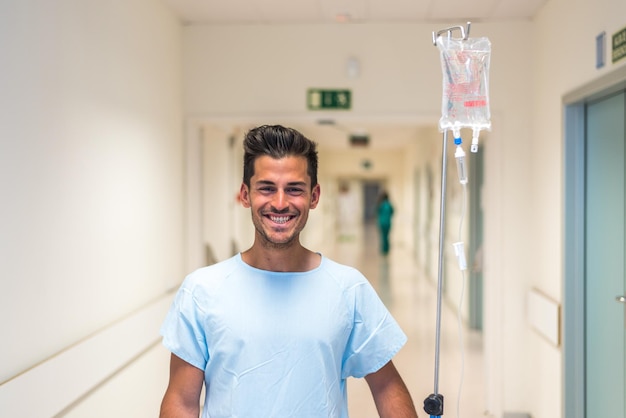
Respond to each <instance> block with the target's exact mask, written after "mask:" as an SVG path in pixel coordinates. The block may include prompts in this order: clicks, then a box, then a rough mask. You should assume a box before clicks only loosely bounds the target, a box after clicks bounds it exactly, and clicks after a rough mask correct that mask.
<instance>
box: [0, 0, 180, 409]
mask: <svg viewBox="0 0 626 418" xmlns="http://www.w3.org/2000/svg"><path fill="white" fill-rule="evenodd" d="M0 34H1V36H0V51H1V52H0V56H1V58H0V61H1V62H2V73H1V75H0V91H1V92H2V93H1V94H0V193H1V195H2V204H1V205H0V218H1V219H2V232H1V233H0V258H1V262H0V265H2V279H1V282H0V334H1V335H2V341H3V344H2V345H1V347H0V358H2V359H3V360H2V366H1V367H0V385H2V384H3V383H4V382H5V381H7V380H9V379H12V378H14V377H15V376H16V375H18V374H20V373H22V372H25V371H27V370H29V369H31V368H32V367H34V366H36V365H37V364H38V363H40V362H42V361H44V360H46V359H48V358H50V357H51V356H53V355H55V354H57V353H59V352H61V351H63V350H66V349H67V348H68V347H70V346H73V345H74V344H77V343H79V342H80V341H81V340H82V339H84V338H85V337H87V336H90V335H92V334H94V333H97V332H98V331H99V330H101V329H104V328H106V327H108V326H110V325H111V324H113V323H114V322H115V321H117V320H123V319H124V318H125V317H126V316H127V315H129V314H131V313H132V312H134V311H136V310H137V309H138V308H140V307H142V306H144V305H146V304H147V303H148V302H150V301H152V300H155V298H158V297H161V296H163V295H164V294H165V292H166V290H167V289H169V288H171V287H173V286H174V285H176V284H177V283H178V282H179V281H180V279H181V278H182V274H183V253H184V244H185V242H184V236H183V231H184V229H183V201H184V192H183V186H184V183H183V171H182V167H183V144H182V129H181V128H182V117H181V115H182V111H181V104H182V95H181V31H180V26H179V24H178V22H177V20H176V19H174V17H173V16H172V15H171V14H170V13H169V11H167V10H166V9H165V8H164V7H163V6H162V5H161V4H160V2H154V1H152V0H138V1H132V2H120V1H113V2H111V1H108V2H103V1H82V0H62V1H55V2H49V1H45V0H25V1H19V2H2V4H1V5H0ZM147 325H153V324H147ZM155 338H158V335H155ZM118 343H119V345H120V346H121V347H123V346H124V344H125V341H119V342H118ZM115 350H116V346H115V345H114V346H112V347H111V352H112V355H113V353H114V352H115ZM101 360H102V359H99V358H93V359H91V361H92V362H93V364H96V363H98V362H99V361H101ZM70 363H71V362H70ZM85 367H87V368H88V367H90V365H89V364H72V365H71V367H69V368H68V370H67V372H66V373H64V374H63V375H59V376H56V379H55V381H56V384H57V385H59V386H60V387H62V386H63V385H64V380H66V379H67V380H68V381H72V380H75V379H74V373H75V371H77V370H79V369H81V368H85ZM152 367H157V368H160V367H164V368H165V369H166V368H167V364H163V363H162V362H161V360H160V359H159V360H158V361H157V362H155V364H153V365H152ZM111 372H113V371H111ZM135 378H136V379H139V382H138V381H136V380H135V381H133V382H131V383H130V384H129V386H130V387H139V386H143V382H142V381H141V379H143V378H144V376H135ZM110 383H111V384H112V385H113V386H116V385H115V384H114V382H110ZM120 385H121V386H117V387H116V388H115V389H113V390H117V391H128V390H129V388H128V386H126V383H122V382H120ZM157 386H158V385H157ZM36 389H37V388H32V389H31V392H30V393H28V394H27V396H28V399H23V404H24V405H25V406H26V410H25V411H21V412H22V413H26V415H28V410H27V409H28V404H29V403H30V402H32V395H33V394H32V391H35V392H36ZM87 389H89V388H85V390H87ZM2 390H3V386H0V393H1V392H2ZM157 402H158V401H157ZM98 407H104V409H103V411H107V409H106V405H98ZM157 408H158V405H157ZM0 409H2V408H1V407H0ZM3 412H6V413H7V414H8V415H11V416H19V414H17V411H4V410H3ZM108 416H115V414H109V415H108Z"/></svg>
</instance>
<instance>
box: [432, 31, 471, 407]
mask: <svg viewBox="0 0 626 418" xmlns="http://www.w3.org/2000/svg"><path fill="white" fill-rule="evenodd" d="M470 24H471V23H470V22H467V30H465V28H463V26H453V27H450V28H446V29H442V30H440V31H438V32H433V44H434V45H435V46H436V45H437V38H438V37H439V36H441V34H444V33H447V34H448V37H450V36H452V31H453V30H455V29H459V30H460V31H461V36H462V38H463V40H467V38H468V37H469V31H470ZM447 149H448V130H447V129H446V130H444V132H443V147H442V159H441V203H440V213H439V267H438V278H437V323H436V328H435V384H434V392H433V393H432V394H430V395H429V396H428V397H427V398H426V399H424V411H425V412H426V413H427V414H429V415H430V417H431V418H436V417H441V416H442V415H443V395H442V394H440V393H439V351H440V341H441V300H442V296H443V295H442V293H443V244H444V242H443V241H444V235H445V234H444V229H445V218H446V186H447V167H448V161H447Z"/></svg>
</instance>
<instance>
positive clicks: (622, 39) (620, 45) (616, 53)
mask: <svg viewBox="0 0 626 418" xmlns="http://www.w3.org/2000/svg"><path fill="white" fill-rule="evenodd" d="M612 55H613V62H617V61H619V60H621V59H622V58H624V57H626V28H624V29H622V30H620V31H619V32H616V33H614V34H613V54H612Z"/></svg>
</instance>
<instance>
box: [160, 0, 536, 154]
mask: <svg viewBox="0 0 626 418" xmlns="http://www.w3.org/2000/svg"><path fill="white" fill-rule="evenodd" d="M162 1H163V2H164V3H165V4H166V5H167V6H168V7H169V8H170V9H171V10H172V11H173V12H174V13H175V14H176V15H177V16H179V18H180V20H181V22H182V23H183V24H184V25H204V24H219V25H228V24H323V23H326V24H332V23H336V24H350V23H389V24H393V23H424V24H428V23H433V24H434V23H445V22H450V23H451V25H459V24H461V25H462V24H464V23H465V22H468V21H470V22H472V24H473V23H479V22H498V21H510V20H532V18H533V17H534V16H535V14H536V13H537V12H538V11H539V10H540V9H541V7H543V6H544V5H545V4H546V3H547V2H548V0H162ZM249 122H250V123H249V124H248V125H247V126H246V125H241V124H239V125H238V126H231V127H230V128H228V129H232V130H234V131H239V132H241V131H244V130H247V129H248V128H249V126H250V125H254V124H258V122H260V121H249ZM330 122H331V123H323V124H320V123H315V122H311V121H293V123H291V124H290V126H292V127H294V128H296V129H299V130H300V131H302V132H303V133H305V134H306V135H307V136H309V137H310V138H312V139H314V140H316V141H317V142H318V143H319V144H320V146H321V147H327V148H348V147H349V146H350V145H349V141H348V137H349V135H350V134H352V133H357V134H358V133H365V134H368V135H369V137H370V138H371V140H370V144H369V147H368V148H369V149H381V148H396V149H397V148H403V147H405V146H406V144H407V142H408V141H413V140H415V138H416V136H419V135H420V134H419V132H421V131H420V130H421V129H423V128H424V126H425V125H424V124H422V125H421V126H419V124H416V123H415V121H402V120H400V121H398V120H387V119H385V117H382V118H380V120H369V121H367V122H365V123H364V122H363V121H350V120H349V119H348V120H347V119H345V118H344V119H342V120H340V121H338V122H337V123H333V122H335V121H330ZM269 123H271V122H269ZM430 125H432V120H429V125H427V126H430Z"/></svg>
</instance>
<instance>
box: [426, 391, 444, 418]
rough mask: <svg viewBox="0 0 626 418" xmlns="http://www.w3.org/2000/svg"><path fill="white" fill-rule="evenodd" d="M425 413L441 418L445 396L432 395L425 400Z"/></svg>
mask: <svg viewBox="0 0 626 418" xmlns="http://www.w3.org/2000/svg"><path fill="white" fill-rule="evenodd" d="M424 412H426V413H427V414H429V415H430V416H431V417H440V416H442V415H443V395H442V394H440V393H438V394H434V393H432V394H431V395H430V396H428V398H426V399H424Z"/></svg>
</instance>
